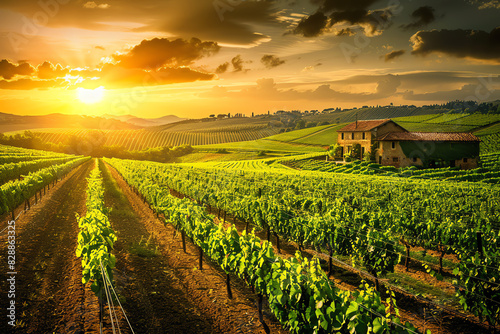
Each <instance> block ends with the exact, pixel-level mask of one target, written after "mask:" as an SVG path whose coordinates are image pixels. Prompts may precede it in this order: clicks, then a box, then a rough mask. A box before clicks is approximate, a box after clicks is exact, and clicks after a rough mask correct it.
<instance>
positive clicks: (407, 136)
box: [377, 132, 481, 142]
mask: <svg viewBox="0 0 500 334" xmlns="http://www.w3.org/2000/svg"><path fill="white" fill-rule="evenodd" d="M377 140H380V141H453V142H460V141H468V142H480V141H481V139H479V138H478V137H476V136H475V135H473V134H472V133H468V132H390V133H388V134H385V135H383V136H382V137H380V138H378V139H377Z"/></svg>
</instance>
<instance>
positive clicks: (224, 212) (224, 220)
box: [224, 210, 227, 223]
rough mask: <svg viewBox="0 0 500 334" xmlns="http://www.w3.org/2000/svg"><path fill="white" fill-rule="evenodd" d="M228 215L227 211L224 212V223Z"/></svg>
mask: <svg viewBox="0 0 500 334" xmlns="http://www.w3.org/2000/svg"><path fill="white" fill-rule="evenodd" d="M226 214H227V211H226V210H224V223H225V222H226Z"/></svg>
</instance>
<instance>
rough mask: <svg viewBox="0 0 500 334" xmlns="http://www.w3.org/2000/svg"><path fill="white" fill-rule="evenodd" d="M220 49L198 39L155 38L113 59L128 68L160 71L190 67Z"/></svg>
mask: <svg viewBox="0 0 500 334" xmlns="http://www.w3.org/2000/svg"><path fill="white" fill-rule="evenodd" d="M219 49H220V47H219V46H218V45H217V43H215V42H202V41H200V40H199V39H197V38H192V39H191V40H189V41H187V40H184V39H181V38H178V39H175V40H168V39H167V38H154V39H152V40H144V41H142V42H141V43H140V44H139V45H136V46H134V47H133V48H132V49H130V50H129V51H128V52H127V53H125V54H115V55H113V58H114V59H115V60H117V61H119V62H120V65H121V66H123V67H127V68H142V69H158V68H160V67H162V66H174V67H175V66H189V65H191V64H192V63H193V62H194V61H195V60H198V59H200V58H203V57H206V56H211V55H213V54H215V53H217V52H218V51H219Z"/></svg>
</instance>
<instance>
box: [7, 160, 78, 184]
mask: <svg viewBox="0 0 500 334" xmlns="http://www.w3.org/2000/svg"><path fill="white" fill-rule="evenodd" d="M76 158H80V157H75V156H66V157H62V158H47V159H37V160H31V161H20V162H12V163H7V164H3V165H0V184H3V183H5V182H7V181H9V180H13V179H17V178H19V177H21V176H22V175H26V174H28V173H31V172H35V171H37V170H39V169H42V168H46V167H49V166H52V165H59V164H62V163H65V162H68V161H71V160H74V159H76Z"/></svg>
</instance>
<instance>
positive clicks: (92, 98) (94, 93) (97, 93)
mask: <svg viewBox="0 0 500 334" xmlns="http://www.w3.org/2000/svg"><path fill="white" fill-rule="evenodd" d="M105 91H106V90H105V89H104V87H103V86H101V87H98V88H96V89H86V88H81V87H80V88H77V89H76V94H77V95H78V99H79V100H80V101H81V102H83V103H86V104H94V103H98V102H101V101H102V99H103V98H104V92H105Z"/></svg>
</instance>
